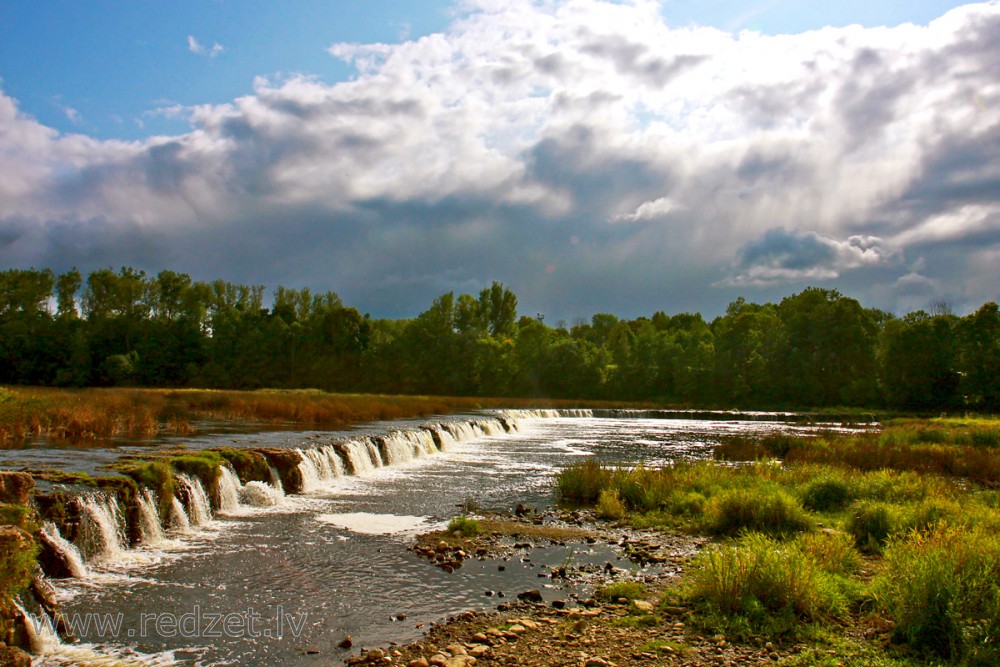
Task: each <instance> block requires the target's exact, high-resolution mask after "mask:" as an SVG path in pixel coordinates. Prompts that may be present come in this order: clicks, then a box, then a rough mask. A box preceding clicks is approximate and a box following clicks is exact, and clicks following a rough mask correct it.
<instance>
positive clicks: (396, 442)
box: [380, 429, 437, 465]
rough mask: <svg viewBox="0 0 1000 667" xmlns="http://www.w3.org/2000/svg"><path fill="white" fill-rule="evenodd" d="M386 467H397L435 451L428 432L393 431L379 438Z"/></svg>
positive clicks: (432, 438)
mask: <svg viewBox="0 0 1000 667" xmlns="http://www.w3.org/2000/svg"><path fill="white" fill-rule="evenodd" d="M381 443H382V447H380V450H381V451H382V452H384V454H385V456H384V458H385V464H386V465H398V464H400V463H405V462H407V461H411V460H413V459H415V458H420V457H423V456H427V455H428V454H433V453H434V452H436V451H437V446H436V445H435V444H434V436H432V435H431V433H430V432H429V431H426V430H423V429H420V430H418V431H394V432H393V433H390V434H389V435H387V436H385V437H383V438H381Z"/></svg>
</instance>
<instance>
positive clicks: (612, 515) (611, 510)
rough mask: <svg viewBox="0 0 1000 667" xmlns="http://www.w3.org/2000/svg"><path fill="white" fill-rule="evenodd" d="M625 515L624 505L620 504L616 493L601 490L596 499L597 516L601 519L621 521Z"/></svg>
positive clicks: (620, 500) (614, 491)
mask: <svg viewBox="0 0 1000 667" xmlns="http://www.w3.org/2000/svg"><path fill="white" fill-rule="evenodd" d="M625 514H626V509H625V503H623V502H622V499H621V496H620V495H618V491H616V490H614V489H602V490H601V495H600V497H599V498H598V499H597V516H599V517H601V518H602V519H621V518H622V517H624V516H625Z"/></svg>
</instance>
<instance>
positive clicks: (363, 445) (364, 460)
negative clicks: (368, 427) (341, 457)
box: [344, 440, 375, 475]
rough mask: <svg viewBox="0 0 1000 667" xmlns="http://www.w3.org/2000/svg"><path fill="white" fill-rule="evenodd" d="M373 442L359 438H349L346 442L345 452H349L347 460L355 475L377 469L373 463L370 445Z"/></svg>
mask: <svg viewBox="0 0 1000 667" xmlns="http://www.w3.org/2000/svg"><path fill="white" fill-rule="evenodd" d="M369 444H371V443H368V442H362V441H359V440H349V441H347V442H345V443H344V452H345V453H346V454H347V461H348V462H349V463H350V464H351V470H353V471H354V474H355V475H363V474H364V473H366V472H371V471H372V470H374V469H375V464H374V463H372V457H371V450H370V449H369V448H368V445H369Z"/></svg>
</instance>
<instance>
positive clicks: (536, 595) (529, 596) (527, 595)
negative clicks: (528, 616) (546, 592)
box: [517, 588, 545, 602]
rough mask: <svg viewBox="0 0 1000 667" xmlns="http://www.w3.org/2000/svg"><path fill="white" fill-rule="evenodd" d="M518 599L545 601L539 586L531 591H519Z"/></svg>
mask: <svg viewBox="0 0 1000 667" xmlns="http://www.w3.org/2000/svg"><path fill="white" fill-rule="evenodd" d="M517 599H518V600H524V601H525V602H545V600H544V599H543V598H542V592H541V591H540V590H538V589H537V588H535V589H532V590H530V591H524V592H523V593H518V594H517Z"/></svg>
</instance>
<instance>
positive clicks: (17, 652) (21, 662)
mask: <svg viewBox="0 0 1000 667" xmlns="http://www.w3.org/2000/svg"><path fill="white" fill-rule="evenodd" d="M0 665H3V667H31V656H30V655H28V654H27V653H25V652H24V651H22V650H21V649H19V648H14V647H13V646H7V645H6V644H0Z"/></svg>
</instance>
